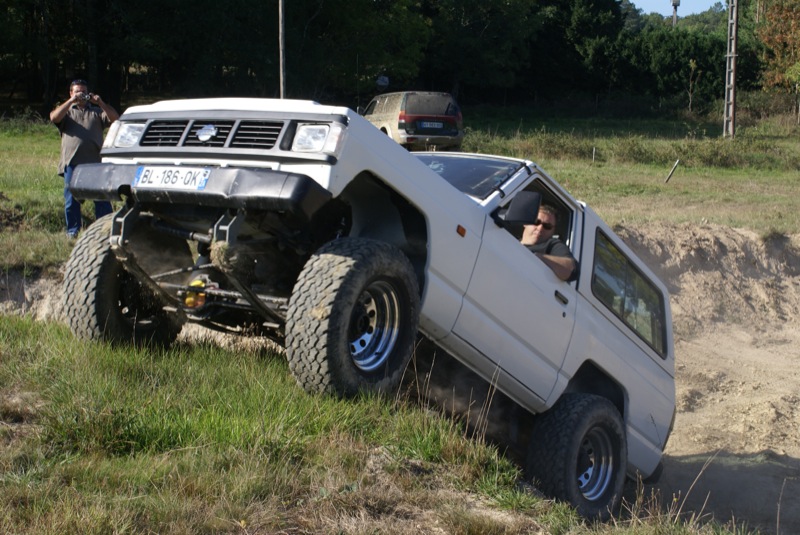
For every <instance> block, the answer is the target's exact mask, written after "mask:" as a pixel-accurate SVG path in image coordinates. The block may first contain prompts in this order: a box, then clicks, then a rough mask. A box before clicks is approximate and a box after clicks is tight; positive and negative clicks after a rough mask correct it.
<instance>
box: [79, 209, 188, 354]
mask: <svg viewBox="0 0 800 535" xmlns="http://www.w3.org/2000/svg"><path fill="white" fill-rule="evenodd" d="M113 217H114V215H113V214H110V215H108V216H105V217H103V218H101V219H98V220H97V221H96V222H95V223H94V224H92V225H91V226H90V227H89V228H88V229H87V230H86V232H85V233H83V234H82V235H81V237H80V238H79V239H78V241H77V242H76V244H75V248H74V249H73V250H72V254H71V255H70V258H69V260H68V261H67V265H66V272H65V275H64V313H65V316H66V320H67V324H68V325H69V327H70V329H71V330H72V332H73V333H74V334H75V335H76V336H79V337H81V338H84V339H87V340H104V341H109V342H115V343H120V342H124V343H134V344H144V343H155V344H159V345H169V344H171V343H172V342H174V341H175V339H176V338H177V336H178V333H180V330H181V327H182V321H181V318H180V316H178V315H177V314H169V313H167V312H165V311H164V309H163V306H164V303H163V301H162V300H161V299H160V298H159V297H158V296H157V295H155V293H154V292H153V291H152V290H151V289H150V288H148V287H147V286H145V285H144V284H142V283H141V282H139V281H138V280H137V279H136V278H135V277H134V276H133V275H132V274H130V273H128V272H127V271H126V270H125V269H124V267H123V266H122V264H121V263H120V262H119V261H118V260H117V258H116V257H115V256H114V253H113V251H112V250H111V244H110V242H109V237H110V235H111V222H112V219H113ZM133 238H135V239H137V240H142V241H143V240H150V241H151V243H150V245H151V248H152V249H156V250H158V251H160V257H159V258H158V261H159V262H160V265H161V268H160V269H163V270H164V271H167V270H169V269H174V268H177V267H183V266H187V265H191V260H192V258H191V252H190V251H189V248H188V245H187V244H186V242H185V241H184V240H177V239H175V238H171V237H166V238H162V237H161V236H160V235H158V236H156V235H155V232H154V231H151V230H149V229H142V230H140V231H137V232H135V233H134V236H133ZM165 251H166V252H168V254H164V253H165Z"/></svg>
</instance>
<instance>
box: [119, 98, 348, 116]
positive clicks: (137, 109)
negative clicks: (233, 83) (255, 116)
mask: <svg viewBox="0 0 800 535" xmlns="http://www.w3.org/2000/svg"><path fill="white" fill-rule="evenodd" d="M164 111H277V112H294V113H317V114H319V113H323V114H325V113H328V114H332V115H333V114H338V115H345V114H348V112H349V111H350V110H349V108H345V107H341V106H328V105H325V104H320V103H319V102H314V101H311V100H293V99H274V98H198V99H183V100H162V101H159V102H154V103H153V104H145V105H141V106H132V107H130V108H128V109H127V110H125V113H148V112H164Z"/></svg>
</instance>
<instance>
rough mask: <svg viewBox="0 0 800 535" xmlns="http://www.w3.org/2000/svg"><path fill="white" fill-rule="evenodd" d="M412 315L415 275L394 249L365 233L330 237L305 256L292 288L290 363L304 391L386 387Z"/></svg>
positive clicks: (411, 332)
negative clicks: (352, 236)
mask: <svg viewBox="0 0 800 535" xmlns="http://www.w3.org/2000/svg"><path fill="white" fill-rule="evenodd" d="M418 322H419V290H418V284H417V279H416V275H415V273H414V269H413V267H412V266H411V263H410V262H409V260H408V258H407V257H406V256H405V255H404V254H403V253H402V252H401V251H400V250H398V249H397V248H396V247H393V246H391V245H389V244H386V243H383V242H379V241H374V240H368V239H363V238H342V239H338V240H335V241H332V242H330V243H328V244H326V245H324V246H323V247H322V248H320V249H319V250H318V251H317V252H316V253H315V254H314V255H313V256H312V257H311V258H310V259H309V261H308V262H307V263H306V266H305V267H304V268H303V270H302V272H301V273H300V277H299V278H298V280H297V283H296V284H295V287H294V290H293V291H292V296H291V299H290V300H289V309H288V312H287V321H286V354H287V357H288V360H289V368H290V369H291V371H292V374H293V375H294V377H295V379H296V380H297V382H298V383H299V384H300V386H302V387H303V388H304V389H305V390H306V391H307V392H325V393H330V394H336V395H341V396H351V395H355V394H356V393H358V392H391V391H393V390H395V389H396V388H397V387H398V386H399V384H400V381H401V379H402V376H403V372H404V371H405V368H406V366H407V364H408V362H409V360H410V358H411V353H412V350H413V347H414V341H415V339H416V334H417V324H418Z"/></svg>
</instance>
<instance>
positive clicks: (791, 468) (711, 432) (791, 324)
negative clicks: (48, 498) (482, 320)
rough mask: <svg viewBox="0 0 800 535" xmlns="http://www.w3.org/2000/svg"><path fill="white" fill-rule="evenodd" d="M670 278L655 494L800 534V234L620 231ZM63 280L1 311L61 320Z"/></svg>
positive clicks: (36, 285) (0, 279)
mask: <svg viewBox="0 0 800 535" xmlns="http://www.w3.org/2000/svg"><path fill="white" fill-rule="evenodd" d="M619 232H620V234H621V235H622V236H623V237H624V239H625V240H626V241H627V242H628V243H629V244H630V245H631V247H632V248H633V249H634V250H636V251H637V253H638V254H640V255H641V256H642V257H643V258H644V259H645V260H646V261H647V263H648V265H650V266H651V267H652V268H653V269H654V270H655V271H656V272H657V273H658V274H659V275H660V276H661V277H662V278H663V280H665V281H666V283H667V284H668V286H669V288H670V291H671V294H672V295H671V304H672V308H673V315H674V325H675V339H676V355H677V363H676V368H677V381H676V388H677V400H678V415H677V419H676V422H675V430H674V432H673V434H672V437H671V438H670V441H669V444H668V446H667V450H666V457H665V470H664V473H663V476H662V478H661V481H660V482H659V484H658V485H657V486H654V487H651V488H650V490H653V491H654V492H656V493H657V494H658V495H659V496H660V497H661V499H662V500H663V502H664V504H665V506H667V507H670V508H671V510H672V511H673V512H680V513H681V514H686V515H694V516H695V518H698V517H699V518H700V519H701V520H702V519H710V518H714V519H716V520H717V521H720V522H735V524H736V525H737V526H747V527H749V528H757V529H760V530H762V531H763V532H765V533H781V534H788V533H800V498H798V496H800V367H798V365H797V363H798V360H799V359H800V355H799V353H800V352H798V350H797V348H798V347H800V235H795V236H790V237H787V236H774V237H770V238H768V239H766V240H764V239H762V238H760V237H759V236H757V235H756V234H754V233H752V232H749V231H746V230H739V229H731V228H726V227H720V226H711V225H708V226H700V227H698V226H696V225H691V226H688V225H687V226H665V225H659V224H653V225H648V226H644V227H637V228H636V229H632V228H622V229H619ZM59 295H60V291H59V281H58V280H57V279H56V278H48V279H31V278H23V277H21V276H20V275H19V274H15V273H8V274H2V275H0V313H19V312H25V313H29V314H31V315H32V316H33V317H35V318H37V319H42V320H44V319H55V320H58V319H59V317H60V314H59V306H58V296H59Z"/></svg>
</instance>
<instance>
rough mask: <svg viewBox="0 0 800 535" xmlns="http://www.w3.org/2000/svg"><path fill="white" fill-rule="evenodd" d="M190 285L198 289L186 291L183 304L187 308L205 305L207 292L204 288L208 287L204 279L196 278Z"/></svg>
mask: <svg viewBox="0 0 800 535" xmlns="http://www.w3.org/2000/svg"><path fill="white" fill-rule="evenodd" d="M189 286H191V287H192V288H197V290H190V291H188V292H186V295H185V296H184V298H183V304H184V305H186V308H200V307H201V306H203V305H205V304H206V293H205V292H204V291H203V290H205V289H206V283H205V282H203V280H202V279H195V280H193V281H192V282H190V283H189Z"/></svg>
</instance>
